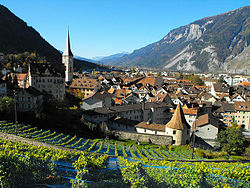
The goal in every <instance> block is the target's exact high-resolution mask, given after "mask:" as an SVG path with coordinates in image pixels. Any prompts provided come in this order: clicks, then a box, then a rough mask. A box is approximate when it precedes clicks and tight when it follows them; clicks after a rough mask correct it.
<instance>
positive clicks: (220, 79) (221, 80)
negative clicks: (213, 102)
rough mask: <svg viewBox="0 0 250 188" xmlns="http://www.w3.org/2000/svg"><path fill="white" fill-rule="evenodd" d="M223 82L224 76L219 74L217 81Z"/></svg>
mask: <svg viewBox="0 0 250 188" xmlns="http://www.w3.org/2000/svg"><path fill="white" fill-rule="evenodd" d="M224 82H225V80H224V76H223V75H221V76H220V78H219V80H218V83H224Z"/></svg>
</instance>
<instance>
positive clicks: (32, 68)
mask: <svg viewBox="0 0 250 188" xmlns="http://www.w3.org/2000/svg"><path fill="white" fill-rule="evenodd" d="M73 60H74V57H73V53H72V51H71V48H70V37H69V30H68V33H67V41H66V48H65V51H64V53H63V54H62V63H63V65H64V68H65V71H64V70H61V69H60V66H53V64H51V63H31V64H29V68H28V76H27V86H26V88H28V87H29V86H32V87H34V88H36V89H37V90H39V91H41V92H43V93H47V94H49V95H51V96H52V97H53V98H54V99H56V100H57V101H63V100H64V97H65V86H67V85H69V84H71V83H72V81H73Z"/></svg>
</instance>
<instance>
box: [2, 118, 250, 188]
mask: <svg viewBox="0 0 250 188" xmlns="http://www.w3.org/2000/svg"><path fill="white" fill-rule="evenodd" d="M0 132H5V133H9V134H17V135H18V136H21V137H24V138H29V139H32V140H35V141H40V142H44V143H48V144H52V145H54V146H62V147H59V148H62V149H52V148H50V147H48V148H47V147H43V146H39V147H37V146H31V145H29V144H25V143H20V142H12V141H6V140H3V139H0V185H1V186H3V187H15V186H14V185H22V186H24V187H25V186H28V187H55V188H56V187H185V188H186V187H193V188H196V187H243V188H247V187H250V170H249V166H250V163H249V162H248V163H241V162H237V163H230V162H223V163H222V162H221V163H214V162H209V163H204V162H181V161H167V160H165V159H174V160H176V159H190V158H191V152H190V150H188V149H186V150H185V149H181V150H175V151H171V149H162V148H160V147H154V148H150V149H148V148H147V147H143V146H138V145H136V144H128V143H125V142H119V141H110V140H100V139H96V140H90V139H85V138H78V137H76V136H69V135H64V134H61V133H56V132H51V131H46V130H41V129H38V128H35V127H32V126H30V125H21V124H18V125H17V126H16V125H14V124H12V123H8V122H5V121H2V122H0ZM40 142H39V143H40ZM65 148H71V149H75V150H65ZM183 148H185V147H183ZM97 154H98V155H97ZM195 159H202V158H200V157H198V156H195ZM203 160H205V159H203ZM8 170H9V171H8ZM27 174H28V175H27Z"/></svg>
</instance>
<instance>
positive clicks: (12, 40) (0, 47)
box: [0, 4, 100, 71]
mask: <svg viewBox="0 0 250 188" xmlns="http://www.w3.org/2000/svg"><path fill="white" fill-rule="evenodd" d="M0 28H1V29H0V52H2V53H5V54H16V53H23V52H25V51H28V52H36V53H38V54H39V55H40V56H43V57H45V58H46V60H47V61H48V62H51V63H53V64H56V65H58V66H60V65H61V62H62V56H61V53H60V51H59V50H57V49H56V48H54V47H53V46H52V45H50V44H49V43H48V42H47V41H46V40H45V39H44V38H43V37H42V36H41V35H40V33H39V32H37V31H36V30H35V29H34V28H33V27H31V26H28V25H27V23H26V22H25V21H23V20H22V19H21V18H19V17H17V16H16V15H15V14H13V13H12V12H11V11H10V10H9V9H8V8H7V7H5V6H3V5H1V4H0ZM62 40H63V39H62ZM99 66H100V65H98V64H95V63H92V62H88V61H86V60H83V59H76V58H74V67H75V68H76V71H77V70H80V69H88V68H95V67H99Z"/></svg>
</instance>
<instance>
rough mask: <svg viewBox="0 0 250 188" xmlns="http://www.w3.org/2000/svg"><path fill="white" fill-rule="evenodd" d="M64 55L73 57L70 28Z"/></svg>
mask: <svg viewBox="0 0 250 188" xmlns="http://www.w3.org/2000/svg"><path fill="white" fill-rule="evenodd" d="M63 55H68V56H73V53H72V51H71V48H70V37H69V28H68V32H67V41H66V48H65V51H64V53H63Z"/></svg>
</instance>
